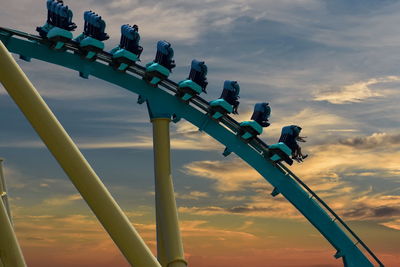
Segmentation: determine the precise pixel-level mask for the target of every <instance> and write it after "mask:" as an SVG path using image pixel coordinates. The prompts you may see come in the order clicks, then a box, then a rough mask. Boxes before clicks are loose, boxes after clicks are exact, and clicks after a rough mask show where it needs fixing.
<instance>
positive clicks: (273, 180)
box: [0, 28, 383, 267]
mask: <svg viewBox="0 0 400 267" xmlns="http://www.w3.org/2000/svg"><path fill="white" fill-rule="evenodd" d="M0 40H1V41H3V43H4V44H5V45H6V46H7V48H8V49H9V50H10V52H12V53H16V54H19V55H22V56H24V57H30V58H36V59H39V60H42V61H46V62H49V63H53V64H57V65H61V66H64V67H66V68H69V69H72V70H76V71H78V72H81V73H82V72H84V73H88V74H90V75H92V76H95V77H97V78H99V79H102V80H104V81H107V82H109V83H112V84H114V85H117V86H120V87H122V88H125V89H127V90H129V91H132V92H134V93H136V94H138V95H139V96H140V98H141V99H147V100H148V102H149V103H150V105H151V110H152V112H153V113H154V114H171V115H172V116H173V117H176V118H184V119H186V120H187V121H189V122H190V123H192V124H193V125H195V126H197V127H199V129H200V130H202V131H204V132H205V133H207V134H208V135H210V136H212V137H213V138H214V139H216V140H217V141H218V142H220V143H221V144H223V145H224V146H225V147H226V148H227V149H228V150H229V152H235V153H236V154H237V155H238V156H239V157H241V158H242V159H243V160H244V161H245V162H247V163H248V164H249V165H250V166H252V167H253V168H254V169H255V170H256V171H258V172H259V173H260V174H261V175H262V176H263V177H264V178H265V179H266V180H267V181H268V182H269V183H270V184H271V185H273V186H274V188H275V189H274V191H275V192H279V193H281V194H282V195H283V196H284V197H285V198H286V199H287V200H288V201H289V202H290V203H292V204H293V206H295V207H296V208H297V209H298V210H299V211H300V212H301V213H302V214H303V215H304V217H306V218H307V219H308V220H309V221H310V223H311V224H312V225H313V226H314V227H315V228H316V229H317V230H318V231H319V232H320V233H321V234H322V235H323V236H324V237H325V238H326V239H327V240H328V241H329V242H330V243H331V245H332V246H333V247H334V248H335V249H336V250H337V253H336V254H335V255H336V256H337V257H342V259H343V263H344V266H346V267H369V266H373V264H372V263H371V261H370V260H369V259H368V258H367V257H366V256H365V255H364V254H363V253H362V252H361V250H360V249H359V248H358V246H357V244H355V242H354V241H353V240H352V239H351V238H350V236H349V235H348V234H347V233H346V232H345V231H344V230H343V229H342V228H341V227H340V226H339V224H338V223H337V222H338V221H339V222H340V223H341V224H342V225H344V226H345V227H346V229H347V230H348V231H349V233H351V234H352V235H353V236H354V237H355V238H356V239H357V241H358V242H357V243H360V244H362V245H363V247H364V248H365V249H366V250H367V251H368V252H369V253H370V254H371V256H372V257H373V258H374V259H375V260H376V261H377V262H378V263H379V266H383V264H382V263H381V262H380V261H379V259H378V258H377V257H376V256H375V255H374V254H373V253H372V251H370V250H369V248H368V247H367V246H366V245H365V244H364V243H363V242H362V241H361V240H360V239H359V238H358V237H357V236H356V235H355V234H354V232H352V231H351V230H350V228H348V226H347V225H346V224H345V223H344V222H343V221H342V220H341V219H340V218H339V220H337V218H338V216H337V215H336V214H335V213H334V212H333V211H332V210H331V209H330V208H329V207H328V206H327V205H326V204H325V203H324V202H323V201H322V200H321V199H319V198H317V197H315V196H316V195H315V194H314V193H313V192H312V191H311V190H310V189H309V188H308V187H305V188H306V189H307V190H308V191H307V190H305V189H304V188H303V187H304V185H303V184H302V182H301V181H300V182H299V180H297V179H298V178H297V177H296V176H294V174H292V173H291V172H290V171H289V170H285V168H282V167H280V166H279V165H276V164H274V163H273V162H272V161H270V160H269V159H266V158H265V157H264V155H263V153H262V151H261V150H260V149H255V148H254V147H252V146H251V145H250V144H249V143H245V142H243V141H242V140H241V139H240V138H239V137H238V136H237V134H236V132H234V131H233V130H232V127H230V126H224V125H222V124H221V123H219V122H217V121H215V120H213V119H212V118H210V117H209V116H208V115H207V114H206V113H205V112H202V111H201V110H199V109H198V108H195V107H194V106H193V105H192V103H189V104H187V103H184V102H182V101H179V99H178V98H177V97H176V96H174V95H173V94H171V93H169V92H167V91H165V90H163V89H161V88H154V87H152V86H150V85H149V84H147V83H146V82H145V81H143V80H142V79H141V75H144V71H143V73H141V74H140V75H136V74H135V75H133V74H128V73H121V72H116V71H115V70H113V69H112V68H111V67H109V66H107V65H105V64H102V63H100V62H97V61H94V62H90V61H87V60H82V59H81V58H80V56H79V55H75V54H72V53H69V52H59V51H54V50H50V49H49V48H48V47H46V46H45V45H42V44H40V43H37V42H35V41H29V40H23V39H20V38H15V37H13V36H11V34H8V33H7V32H5V31H3V32H2V30H1V28H0ZM171 83H172V82H171ZM204 102H205V101H204ZM302 186H303V187H302ZM310 192H312V193H310ZM327 207H328V208H327ZM324 208H325V209H324ZM326 208H327V209H326ZM327 211H329V212H330V213H331V214H333V215H334V216H333V218H332V217H331V216H330V215H329V214H328V213H327Z"/></svg>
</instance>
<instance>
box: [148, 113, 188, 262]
mask: <svg viewBox="0 0 400 267" xmlns="http://www.w3.org/2000/svg"><path fill="white" fill-rule="evenodd" d="M151 122H152V123H153V149H154V172H155V193H156V220H157V257H158V260H159V262H160V263H161V265H162V266H163V267H186V266H187V262H186V261H185V258H184V252H183V245H182V239H181V233H180V230H179V221H178V212H177V209H176V201H175V195H174V185H173V182H172V175H171V156H170V140H169V123H170V119H169V118H152V120H151Z"/></svg>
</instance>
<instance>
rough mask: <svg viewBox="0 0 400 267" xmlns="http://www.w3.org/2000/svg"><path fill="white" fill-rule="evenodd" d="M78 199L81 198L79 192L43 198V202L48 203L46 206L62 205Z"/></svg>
mask: <svg viewBox="0 0 400 267" xmlns="http://www.w3.org/2000/svg"><path fill="white" fill-rule="evenodd" d="M80 199H82V197H81V195H80V194H73V195H67V196H58V197H52V198H48V199H45V200H44V201H43V204H44V205H48V206H64V205H68V204H72V202H73V201H76V200H80Z"/></svg>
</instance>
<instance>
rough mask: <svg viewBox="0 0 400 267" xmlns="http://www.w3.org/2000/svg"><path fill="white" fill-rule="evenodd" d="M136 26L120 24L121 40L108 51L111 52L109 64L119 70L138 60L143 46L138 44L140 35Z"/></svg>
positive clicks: (123, 69)
mask: <svg viewBox="0 0 400 267" xmlns="http://www.w3.org/2000/svg"><path fill="white" fill-rule="evenodd" d="M138 29H139V28H138V26H137V25H134V26H129V25H128V24H125V25H122V26H121V41H120V43H119V46H117V47H115V48H114V49H112V50H111V51H110V53H111V54H112V62H111V64H110V65H111V66H112V67H113V68H115V69H116V70H119V71H125V70H126V69H127V68H128V67H129V66H132V65H133V64H135V62H136V61H140V59H139V57H140V54H141V53H142V51H143V47H141V46H139V40H140V35H139V33H138Z"/></svg>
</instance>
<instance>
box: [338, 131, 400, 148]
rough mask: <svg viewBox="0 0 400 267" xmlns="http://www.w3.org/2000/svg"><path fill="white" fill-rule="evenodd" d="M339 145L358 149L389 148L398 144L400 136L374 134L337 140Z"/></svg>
mask: <svg viewBox="0 0 400 267" xmlns="http://www.w3.org/2000/svg"><path fill="white" fill-rule="evenodd" d="M339 143H340V144H342V145H346V146H351V147H355V148H359V149H374V148H390V147H392V146H394V145H399V144H400V134H387V133H374V134H372V135H370V136H358V137H352V138H347V139H341V140H339Z"/></svg>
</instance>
